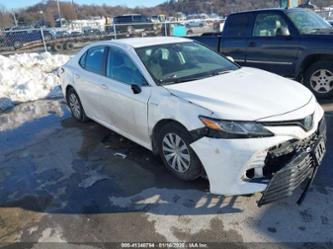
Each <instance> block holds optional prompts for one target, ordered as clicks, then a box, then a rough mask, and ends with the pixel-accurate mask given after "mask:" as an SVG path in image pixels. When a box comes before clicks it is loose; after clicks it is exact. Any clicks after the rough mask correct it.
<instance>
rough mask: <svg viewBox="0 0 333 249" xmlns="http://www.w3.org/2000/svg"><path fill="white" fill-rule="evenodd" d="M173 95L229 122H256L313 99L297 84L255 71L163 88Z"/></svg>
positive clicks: (294, 108) (297, 107) (249, 69)
mask: <svg viewBox="0 0 333 249" xmlns="http://www.w3.org/2000/svg"><path fill="white" fill-rule="evenodd" d="M165 88H166V89H168V90H169V91H170V92H171V93H172V94H174V95H175V96H178V97H180V98H183V99H185V100H187V101H190V102H192V103H194V104H197V105H199V106H201V107H204V108H206V109H208V110H210V111H212V112H213V113H214V114H215V115H216V117H218V118H222V119H229V120H248V121H250V120H258V119H262V118H266V117H272V116H277V115H281V114H285V113H288V112H292V111H294V110H297V109H299V108H301V107H303V106H304V105H306V104H307V103H309V101H310V99H311V98H312V96H313V95H312V93H311V92H310V91H309V90H308V89H307V88H306V87H304V86H303V85H301V84H300V83H297V82H295V81H292V80H289V79H286V78H283V77H280V76H278V75H275V74H272V73H269V72H266V71H263V70H259V69H254V68H246V67H244V68H241V69H239V70H236V71H233V72H230V73H226V74H222V75H218V76H214V77H209V78H206V79H202V80H196V81H191V82H185V83H180V84H174V85H167V86H165Z"/></svg>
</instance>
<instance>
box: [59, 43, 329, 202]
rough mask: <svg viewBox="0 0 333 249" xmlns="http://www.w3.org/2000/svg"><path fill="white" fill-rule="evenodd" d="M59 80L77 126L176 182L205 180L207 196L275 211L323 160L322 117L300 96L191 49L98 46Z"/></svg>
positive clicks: (278, 80) (308, 97) (300, 90)
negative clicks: (127, 148) (254, 202)
mask: <svg viewBox="0 0 333 249" xmlns="http://www.w3.org/2000/svg"><path fill="white" fill-rule="evenodd" d="M60 74H61V80H62V89H63V93H64V95H65V96H66V100H67V103H68V105H69V107H70V109H71V111H72V114H73V117H74V118H75V119H77V120H79V121H82V122H83V121H86V120H87V119H88V118H89V119H92V120H94V121H96V122H98V123H100V124H102V125H103V126H105V127H107V128H109V129H112V130H113V131H115V132H117V133H119V134H121V135H123V136H125V137H127V138H128V139H130V140H132V141H134V142H136V143H138V144H140V145H142V146H144V147H146V148H147V149H149V150H151V151H153V153H156V154H159V155H160V156H161V158H162V161H163V163H164V164H165V166H166V168H167V169H168V170H169V171H170V172H171V173H173V174H175V175H176V176H177V177H179V178H181V179H183V180H194V179H196V178H198V177H200V176H205V177H207V178H208V180H209V184H210V191H211V192H212V193H214V194H223V195H241V194H251V193H255V192H263V196H262V198H261V200H260V201H259V205H263V204H266V203H269V202H272V201H276V200H278V199H281V198H284V197H287V196H289V195H291V194H292V193H293V191H294V190H295V189H296V188H297V187H298V186H299V185H300V184H301V183H302V182H305V181H308V182H310V180H311V179H312V178H313V177H314V175H315V172H316V170H317V168H318V166H319V165H320V163H321V161H322V159H323V156H324V154H325V142H326V124H325V120H324V118H323V113H324V112H323V110H322V108H321V107H320V105H319V104H318V103H317V101H316V99H315V97H314V96H313V94H312V93H311V92H310V91H309V90H308V89H307V88H305V87H304V86H302V85H301V84H299V83H297V82H295V81H292V80H289V79H285V78H282V77H280V76H277V75H274V74H271V73H268V72H265V71H262V70H258V69H253V68H241V67H239V66H238V65H237V64H235V63H233V62H232V60H231V58H229V59H228V58H225V57H223V56H221V55H219V54H217V53H215V52H214V51H212V50H210V49H208V48H206V47H204V46H202V45H200V44H198V43H196V42H193V41H192V40H189V39H185V38H171V37H155V38H132V39H121V40H113V41H105V42H98V43H95V44H92V45H89V46H87V47H85V48H83V49H82V50H81V51H80V52H79V53H78V54H77V55H76V56H74V57H73V58H72V59H71V60H70V61H69V62H68V63H67V64H66V65H64V66H63V67H62V69H61V73H60Z"/></svg>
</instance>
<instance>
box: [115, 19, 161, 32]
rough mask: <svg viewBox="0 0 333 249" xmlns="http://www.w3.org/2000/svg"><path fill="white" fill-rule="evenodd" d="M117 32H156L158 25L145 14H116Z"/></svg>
mask: <svg viewBox="0 0 333 249" xmlns="http://www.w3.org/2000/svg"><path fill="white" fill-rule="evenodd" d="M113 24H115V25H116V32H117V33H127V34H129V35H132V34H138V33H143V32H154V31H155V30H156V26H155V25H154V23H153V22H152V21H151V20H150V19H149V18H148V17H146V16H144V15H138V14H130V15H122V16H116V17H114V18H113Z"/></svg>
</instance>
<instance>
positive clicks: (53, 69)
mask: <svg viewBox="0 0 333 249" xmlns="http://www.w3.org/2000/svg"><path fill="white" fill-rule="evenodd" d="M68 60H69V56H67V55H51V54H50V53H42V54H37V53H30V54H16V55H12V56H10V57H5V56H2V55H0V101H1V99H3V100H4V101H6V103H1V102H0V106H2V105H3V106H10V104H9V103H10V102H27V101H33V100H37V99H43V98H54V97H61V96H62V93H61V89H60V81H59V77H58V76H57V69H58V68H59V67H60V66H62V65H63V64H65V63H66V62H67V61H68ZM2 102H3V101H2Z"/></svg>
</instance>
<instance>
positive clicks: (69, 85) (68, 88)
mask: <svg viewBox="0 0 333 249" xmlns="http://www.w3.org/2000/svg"><path fill="white" fill-rule="evenodd" d="M70 89H73V90H74V91H75V92H76V90H75V88H74V87H73V86H72V85H71V84H68V85H67V86H66V90H65V96H64V97H65V100H67V95H68V91H69V90H70Z"/></svg>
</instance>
